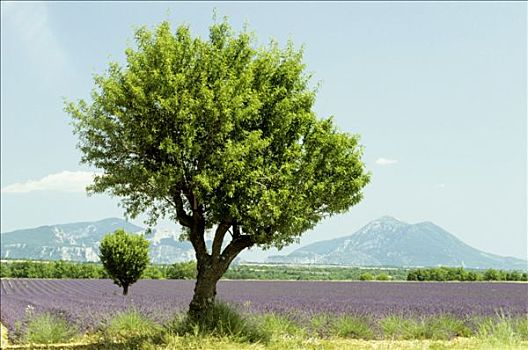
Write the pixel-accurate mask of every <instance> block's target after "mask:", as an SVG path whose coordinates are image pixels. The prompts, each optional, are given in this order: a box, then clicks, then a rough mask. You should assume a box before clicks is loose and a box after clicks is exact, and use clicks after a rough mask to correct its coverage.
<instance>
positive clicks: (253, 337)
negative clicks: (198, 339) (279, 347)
mask: <svg viewBox="0 0 528 350" xmlns="http://www.w3.org/2000/svg"><path fill="white" fill-rule="evenodd" d="M169 329H170V330H171V331H172V332H174V333H176V334H179V335H184V334H193V335H212V336H215V337H220V338H221V337H229V338H231V339H235V340H236V341H248V342H267V341H268V340H269V334H267V333H266V332H264V331H263V330H261V329H260V328H259V327H258V326H257V324H256V323H255V322H252V320H250V319H249V318H247V317H243V316H241V314H240V313H238V312H237V311H236V310H235V309H233V308H232V307H230V306H229V305H227V304H225V303H219V302H217V303H215V305H214V306H213V307H212V308H210V309H208V310H207V313H206V314H205V315H204V317H202V318H201V319H200V320H195V319H194V318H190V317H183V318H181V317H180V318H176V320H175V321H174V322H173V323H172V325H170V326H169Z"/></svg>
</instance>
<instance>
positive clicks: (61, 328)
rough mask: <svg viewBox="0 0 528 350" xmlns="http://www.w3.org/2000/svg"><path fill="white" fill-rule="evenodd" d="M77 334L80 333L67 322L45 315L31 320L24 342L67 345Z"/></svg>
mask: <svg viewBox="0 0 528 350" xmlns="http://www.w3.org/2000/svg"><path fill="white" fill-rule="evenodd" d="M77 334H78V331H77V330H76V329H75V328H74V327H72V326H71V325H69V324H68V322H67V321H66V320H64V319H62V318H60V317H58V316H55V315H52V314H49V313H45V314H41V315H38V316H35V317H33V318H32V319H30V320H29V322H28V324H27V327H26V331H25V334H24V336H23V341H24V342H25V343H36V344H51V343H65V342H68V341H69V340H71V339H72V338H73V337H74V336H75V335H77Z"/></svg>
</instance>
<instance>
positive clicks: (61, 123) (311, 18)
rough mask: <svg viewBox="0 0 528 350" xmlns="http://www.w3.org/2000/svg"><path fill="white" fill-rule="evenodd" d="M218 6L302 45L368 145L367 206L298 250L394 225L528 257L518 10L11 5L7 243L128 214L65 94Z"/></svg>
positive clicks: (7, 11) (5, 108)
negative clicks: (88, 149) (140, 33)
mask: <svg viewBox="0 0 528 350" xmlns="http://www.w3.org/2000/svg"><path fill="white" fill-rule="evenodd" d="M215 8H216V11H217V13H218V14H219V15H220V16H228V17H229V18H230V21H231V23H232V25H233V26H234V27H235V28H236V29H239V28H241V26H242V24H243V23H244V22H245V21H247V22H248V23H249V26H250V28H251V29H252V30H254V31H255V32H256V34H257V37H258V38H259V41H260V43H262V44H264V43H266V42H267V41H268V40H269V39H270V38H275V39H277V40H278V41H279V42H281V43H284V42H285V41H286V40H288V39H292V40H293V41H294V42H295V43H296V44H298V45H301V44H303V45H304V46H305V62H306V64H307V67H308V70H309V71H311V72H313V73H314V82H318V81H320V82H321V88H320V90H319V91H320V92H319V95H318V100H317V103H316V106H315V110H316V112H317V113H318V114H319V115H320V116H321V117H326V116H329V115H334V117H335V121H336V122H337V124H338V125H339V126H340V128H342V129H343V130H347V131H350V132H353V133H359V134H360V135H361V140H362V143H363V144H364V146H365V156H364V159H365V162H366V163H367V166H368V168H369V169H370V170H371V171H372V173H373V177H372V182H371V184H370V185H369V186H368V187H367V188H366V190H365V199H364V200H363V202H362V203H360V204H359V205H357V206H356V207H353V208H352V209H351V210H350V211H349V213H347V214H345V215H340V216H335V217H333V218H331V219H328V220H326V221H325V222H323V223H321V224H320V225H319V226H317V227H316V228H315V229H314V230H313V231H311V232H308V233H307V234H306V235H305V236H304V237H303V239H302V242H301V243H309V242H313V241H317V240H322V239H328V238H334V237H339V236H343V235H347V234H351V233H353V232H354V231H355V230H356V229H358V228H359V227H361V226H363V225H364V224H366V223H367V222H368V221H370V220H373V219H375V218H377V217H379V216H382V215H392V216H395V217H397V218H399V219H401V220H403V221H407V222H411V223H415V222H420V221H433V222H435V223H436V224H438V225H440V226H442V227H444V228H445V229H447V230H448V231H449V232H451V233H453V234H455V235H456V236H457V237H459V238H460V239H462V240H463V241H464V242H466V243H468V244H470V245H473V246H475V247H477V248H479V249H483V250H485V251H488V252H492V253H497V254H501V255H510V256H517V257H526V255H527V236H526V235H527V223H526V214H527V207H526V199H527V198H526V171H527V167H526V149H527V143H526V135H527V123H526V116H527V106H526V104H527V103H526V95H527V88H526V84H527V71H526V60H527V54H526V51H527V50H526V42H527V34H526V24H527V23H526V18H527V6H526V3H521V2H510V3H499V2H497V3H490V2H482V3H475V2H467V3H462V2H453V3H437V2H423V3H417V2H402V3H386V2H365V3H361V2H352V3H341V2H338V3H322V2H321V3H314V2H309V3H298V2H291V3H263V2H259V3H244V2H233V3H207V2H194V3H168V2H158V3H141V2H130V3H122V2H119V3H117V2H116V3H111V2H105V3H95V2H84V3H68V2H54V3H21V2H20V3H8V2H2V3H1V9H2V28H1V29H2V33H1V45H2V46H1V59H2V61H1V62H2V63H1V73H2V74H1V88H2V91H1V127H2V128H1V147H2V148H1V156H2V159H1V161H2V169H1V176H2V177H1V187H2V198H1V200H2V208H1V220H2V222H1V230H2V232H5V231H10V230H13V229H17V228H24V227H33V226H38V225H45V224H54V223H66V222H73V221H86V220H97V219H102V218H105V217H110V216H118V217H119V216H122V210H121V209H120V208H119V207H118V206H117V203H118V200H117V199H113V198H110V197H108V196H105V195H96V196H92V197H87V196H86V195H85V194H84V193H83V192H82V188H83V186H84V185H85V184H86V182H87V181H89V180H90V172H91V171H94V170H95V169H89V168H87V167H86V166H81V165H79V159H80V153H79V151H78V150H77V149H76V148H75V145H76V138H75V136H74V135H73V134H72V130H71V126H70V125H69V119H68V116H67V115H66V114H65V113H64V112H63V110H62V109H63V99H64V98H67V99H69V100H76V99H78V98H88V97H89V92H90V90H91V88H92V87H93V81H92V74H93V73H100V72H102V71H103V70H104V69H105V68H106V67H107V65H108V62H109V61H110V60H117V61H121V62H122V61H123V56H124V54H123V52H124V49H125V47H127V46H128V45H132V44H133V39H132V38H133V30H134V28H136V27H137V26H141V25H148V26H152V25H155V24H157V23H159V22H160V21H162V20H165V19H167V20H169V21H170V22H171V23H173V25H174V27H176V26H177V25H178V24H181V23H185V24H189V25H190V26H191V30H192V31H193V32H194V33H195V34H196V35H202V36H203V35H206V33H207V29H208V26H209V25H210V23H211V18H212V13H213V9H215ZM139 222H140V221H139ZM162 225H170V223H168V222H163V223H162ZM291 249H293V247H290V248H289V249H287V250H286V251H289V250H291Z"/></svg>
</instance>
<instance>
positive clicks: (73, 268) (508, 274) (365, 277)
mask: <svg viewBox="0 0 528 350" xmlns="http://www.w3.org/2000/svg"><path fill="white" fill-rule="evenodd" d="M0 277H2V278H95V279H97V278H109V276H108V275H107V273H106V271H105V270H104V268H103V265H101V264H100V263H80V262H69V261H62V260H59V261H31V260H26V261H15V260H13V261H2V263H1V264H0ZM195 277H196V263H195V262H181V263H175V264H172V265H150V266H148V267H147V269H146V270H145V272H144V273H143V275H142V278H144V279H194V278H195ZM223 278H225V279H242V280H247V279H254V280H328V281H331V280H335V281H339V280H341V281H346V280H348V281H354V280H361V281H369V280H379V281H389V280H392V281H404V280H408V281H527V280H528V276H527V274H526V272H524V273H521V272H517V271H502V270H493V269H490V270H486V271H475V270H465V269H463V268H452V267H436V268H424V269H412V270H409V269H404V268H359V267H337V266H336V267H321V266H287V265H258V264H250V265H233V266H231V267H230V268H229V270H228V271H227V272H226V273H225V274H224V277H223Z"/></svg>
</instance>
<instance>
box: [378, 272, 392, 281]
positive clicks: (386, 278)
mask: <svg viewBox="0 0 528 350" xmlns="http://www.w3.org/2000/svg"><path fill="white" fill-rule="evenodd" d="M376 280H377V281H390V280H391V277H390V276H389V275H387V274H386V273H384V272H382V273H380V274H378V275H376Z"/></svg>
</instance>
